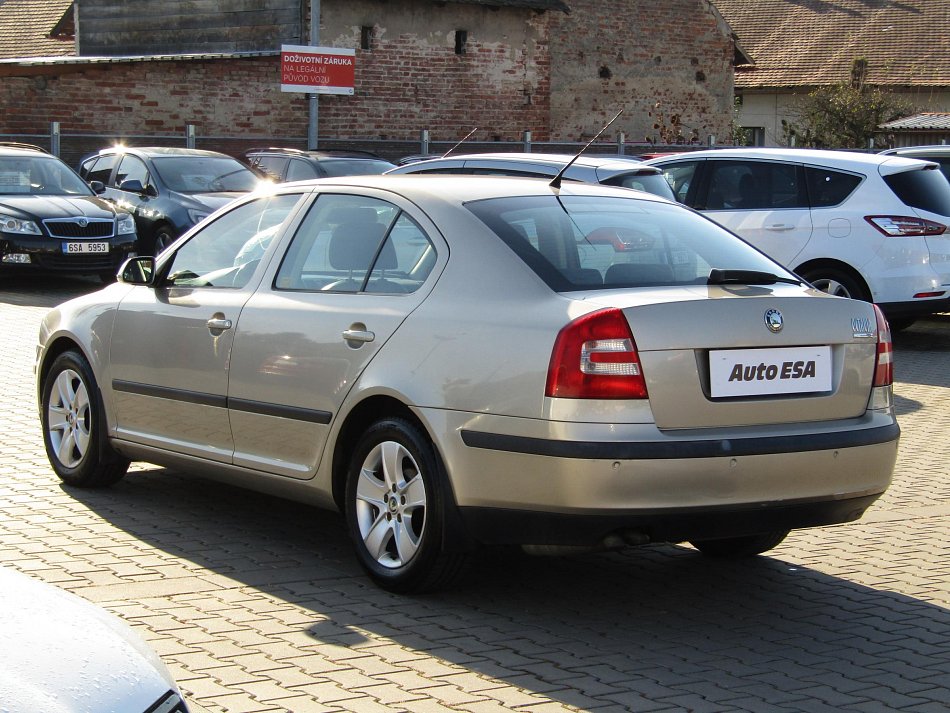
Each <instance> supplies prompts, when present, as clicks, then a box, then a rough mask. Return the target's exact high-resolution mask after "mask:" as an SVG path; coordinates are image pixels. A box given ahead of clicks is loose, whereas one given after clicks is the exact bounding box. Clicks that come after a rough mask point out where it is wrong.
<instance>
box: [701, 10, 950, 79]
mask: <svg viewBox="0 0 950 713" xmlns="http://www.w3.org/2000/svg"><path fill="white" fill-rule="evenodd" d="M713 4H714V5H715V6H716V8H717V9H718V10H719V12H720V13H721V14H722V15H723V17H724V18H725V19H726V21H727V22H728V23H729V25H730V26H731V27H732V29H733V31H734V32H735V33H736V35H737V37H738V42H739V44H740V46H741V47H742V48H743V50H745V52H746V53H747V54H748V55H749V56H750V57H751V59H752V61H753V62H754V64H752V65H741V66H738V67H736V89H759V88H761V89H767V88H786V87H787V88H792V87H811V86H818V85H824V84H834V83H837V82H844V81H849V80H850V77H851V66H852V63H853V62H854V60H855V59H857V58H864V59H866V60H867V62H868V73H867V78H866V81H867V82H868V83H869V84H874V85H880V86H892V87H894V86H916V87H941V86H950V0H888V1H886V2H883V1H875V2H869V0H713Z"/></svg>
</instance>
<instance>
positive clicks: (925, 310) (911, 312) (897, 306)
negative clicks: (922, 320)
mask: <svg viewBox="0 0 950 713" xmlns="http://www.w3.org/2000/svg"><path fill="white" fill-rule="evenodd" d="M878 307H880V308H881V311H882V312H884V316H886V317H887V318H888V319H897V318H907V317H926V316H928V315H931V314H937V313H938V312H950V295H948V296H947V297H944V298H941V299H936V300H913V301H909V302H881V303H878Z"/></svg>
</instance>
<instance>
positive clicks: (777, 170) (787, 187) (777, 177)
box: [646, 148, 950, 328]
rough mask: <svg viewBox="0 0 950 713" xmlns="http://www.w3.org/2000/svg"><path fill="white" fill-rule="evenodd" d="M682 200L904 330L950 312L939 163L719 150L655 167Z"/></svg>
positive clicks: (948, 215)
mask: <svg viewBox="0 0 950 713" xmlns="http://www.w3.org/2000/svg"><path fill="white" fill-rule="evenodd" d="M646 163H648V164H650V165H653V166H657V167H658V168H660V169H661V170H662V171H663V173H664V175H665V176H666V179H667V181H669V183H670V186H671V187H672V188H673V192H674V193H675V194H676V198H677V200H679V201H681V202H682V203H685V204H686V205H688V206H690V207H691V208H695V209H697V210H699V211H702V212H703V213H705V214H706V215H707V216H708V217H709V218H711V219H712V220H714V221H716V222H717V223H719V224H720V225H722V226H724V227H726V228H728V229H729V230H731V231H733V232H734V233H736V234H738V235H739V236H740V237H742V238H745V239H746V240H747V241H748V242H750V243H752V244H753V245H754V246H756V247H757V248H759V249H760V250H762V251H763V252H765V253H767V254H768V255H770V256H771V257H773V258H775V259H776V260H778V261H779V262H781V263H782V264H784V265H785V266H787V267H789V268H791V269H792V270H794V271H795V272H797V273H798V274H799V275H801V276H802V277H804V278H805V279H806V280H808V281H809V282H811V283H812V284H814V285H815V286H816V287H818V288H819V289H822V290H824V291H826V292H831V293H833V294H837V295H842V296H845V297H853V298H857V299H861V300H865V301H872V302H875V303H877V304H878V305H880V307H881V308H882V309H883V310H884V312H885V314H887V316H888V318H889V319H890V320H891V322H892V324H893V326H894V327H896V328H901V327H904V326H907V325H908V324H910V323H911V322H912V321H913V320H914V318H916V317H920V316H924V315H927V314H932V313H934V312H943V311H946V310H948V309H950V235H948V234H947V232H946V231H947V225H950V183H948V182H947V179H946V178H945V177H944V175H943V174H942V173H941V172H940V171H939V170H938V166H937V164H935V163H930V162H924V161H919V160H915V159H909V158H903V157H899V156H882V155H880V154H862V153H856V152H848V151H818V150H807V149H752V148H749V149H717V150H710V151H696V152H693V153H684V154H679V155H676V156H669V157H664V158H658V159H653V160H650V161H647V162H646Z"/></svg>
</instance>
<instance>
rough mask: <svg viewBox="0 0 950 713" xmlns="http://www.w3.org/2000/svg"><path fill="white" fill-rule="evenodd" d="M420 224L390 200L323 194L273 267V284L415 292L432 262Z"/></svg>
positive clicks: (292, 287) (279, 286)
mask: <svg viewBox="0 0 950 713" xmlns="http://www.w3.org/2000/svg"><path fill="white" fill-rule="evenodd" d="M435 257H436V256H435V251H434V249H433V247H432V244H431V242H430V241H429V239H428V237H427V236H426V234H425V233H424V232H423V231H422V229H421V228H420V227H419V225H418V224H417V223H416V222H415V221H414V220H412V219H411V218H410V217H409V216H408V215H406V214H405V213H403V212H402V211H401V210H400V209H399V208H397V207H396V206H395V205H393V204H392V203H389V202H387V201H383V200H380V199H378V198H371V197H369V196H360V195H345V194H324V195H322V196H320V197H319V198H318V199H317V201H316V202H315V203H314V205H313V207H312V208H311V209H310V211H309V213H308V214H307V217H306V218H305V219H304V221H303V223H302V224H301V226H300V228H299V229H298V230H297V234H296V235H295V236H294V239H293V242H292V243H291V245H290V248H289V249H288V250H287V253H286V255H285V257H284V261H283V263H282V264H281V266H280V269H279V271H278V273H277V282H276V288H277V289H278V290H304V291H322V292H344V293H347V292H348V293H358V292H373V293H385V294H400V293H409V292H415V291H416V290H417V289H418V288H419V287H420V286H421V285H422V283H423V282H425V279H426V277H428V275H429V272H430V271H431V270H432V267H433V266H434V264H435Z"/></svg>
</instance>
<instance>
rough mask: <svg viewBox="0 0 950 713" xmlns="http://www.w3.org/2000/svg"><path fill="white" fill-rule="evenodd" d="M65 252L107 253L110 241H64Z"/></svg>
mask: <svg viewBox="0 0 950 713" xmlns="http://www.w3.org/2000/svg"><path fill="white" fill-rule="evenodd" d="M63 252H64V253H69V254H75V253H107V252H109V243H63Z"/></svg>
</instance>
